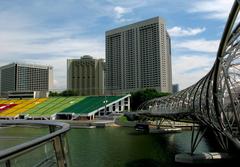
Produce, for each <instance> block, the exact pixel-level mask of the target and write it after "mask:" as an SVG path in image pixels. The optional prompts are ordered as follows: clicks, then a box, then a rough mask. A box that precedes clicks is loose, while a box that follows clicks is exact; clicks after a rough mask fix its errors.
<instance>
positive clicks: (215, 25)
mask: <svg viewBox="0 0 240 167" xmlns="http://www.w3.org/2000/svg"><path fill="white" fill-rule="evenodd" d="M232 4H233V0H201V1H196V0H171V1H169V0H59V1H56V0H11V1H9V0H0V66H2V65H5V64H8V63H11V62H24V63H32V64H43V65H52V66H53V67H54V88H55V89H65V88H66V60H67V59H68V58H79V57H81V56H83V55H86V54H87V55H91V56H93V57H95V58H104V57H105V31H107V30H110V29H113V28H116V27H119V26H124V25H127V24H130V23H134V22H137V21H141V20H144V19H148V18H151V17H155V16H160V17H162V18H163V19H164V20H165V21H166V26H167V29H168V32H169V33H170V36H171V39H172V70H173V83H179V84H180V89H183V88H186V87H187V86H190V85H191V84H193V83H195V82H196V81H198V80H199V79H200V78H201V77H203V76H204V75H205V74H206V73H207V72H208V70H209V69H210V68H211V66H212V64H213V62H214V59H215V55H216V51H217V48H218V44H219V41H220V38H221V35H222V32H223V29H224V25H225V22H226V20H227V16H228V13H229V11H230V9H231V6H232Z"/></svg>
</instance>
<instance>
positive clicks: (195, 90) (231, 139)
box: [137, 0, 240, 152]
mask: <svg viewBox="0 0 240 167" xmlns="http://www.w3.org/2000/svg"><path fill="white" fill-rule="evenodd" d="M239 9H240V0H236V1H235V2H234V4H233V6H232V9H231V12H230V14H229V17H228V20H227V23H226V25H225V29H224V32H223V35H222V38H221V41H220V44H219V48H218V51H217V55H216V60H215V62H214V64H213V66H212V68H211V70H210V71H209V72H208V73H207V74H206V75H205V76H204V77H203V78H202V79H200V80H199V81H198V82H197V83H195V84H194V85H192V86H190V87H188V88H186V89H184V90H182V91H180V92H178V93H176V94H173V95H169V96H165V97H161V98H156V99H153V100H150V101H147V102H145V103H143V104H142V105H141V106H140V107H139V110H138V112H137V115H144V116H148V117H163V118H168V119H171V120H178V121H179V120H188V121H191V122H196V123H198V124H199V125H200V126H201V127H204V128H203V129H205V128H208V129H210V130H211V131H213V133H214V134H215V135H216V138H217V140H218V141H219V144H220V145H221V147H222V149H223V150H225V151H230V150H231V147H232V146H233V147H234V148H235V149H237V150H240V133H239V132H240V49H239V47H240V41H239V40H240V37H239V36H240V23H239V21H240V16H239ZM203 131H204V130H203ZM196 133H197V132H196ZM196 133H195V134H196ZM202 134H203V133H202ZM195 136H198V137H196V139H195V140H196V141H195V142H192V143H195V144H192V149H191V152H193V151H194V150H195V149H196V146H197V143H198V142H197V138H201V137H199V136H201V135H199V134H197V135H195ZM230 143H231V144H230Z"/></svg>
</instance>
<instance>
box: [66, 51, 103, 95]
mask: <svg viewBox="0 0 240 167" xmlns="http://www.w3.org/2000/svg"><path fill="white" fill-rule="evenodd" d="M67 89H68V90H73V91H74V92H76V93H77V94H78V95H81V96H87V95H103V94H104V60H103V59H93V58H92V57H91V56H89V55H85V56H83V57H81V58H80V59H68V60H67Z"/></svg>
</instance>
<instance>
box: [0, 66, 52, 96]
mask: <svg viewBox="0 0 240 167" xmlns="http://www.w3.org/2000/svg"><path fill="white" fill-rule="evenodd" d="M52 85H53V67H51V66H43V65H35V64H22V63H12V64H8V65H5V66H2V67H0V92H1V95H6V94H8V92H11V93H14V92H32V91H43V92H48V91H49V90H50V89H52Z"/></svg>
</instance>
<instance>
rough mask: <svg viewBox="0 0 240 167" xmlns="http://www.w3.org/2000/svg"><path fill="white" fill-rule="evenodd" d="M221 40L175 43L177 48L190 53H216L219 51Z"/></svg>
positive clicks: (196, 40) (195, 40)
mask: <svg viewBox="0 0 240 167" xmlns="http://www.w3.org/2000/svg"><path fill="white" fill-rule="evenodd" d="M219 42H220V41H219V40H206V39H194V40H185V41H182V42H180V41H178V42H175V43H174V44H173V45H174V47H176V48H183V49H187V50H190V51H197V52H209V53H216V52H217V50H218V45H219Z"/></svg>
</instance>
